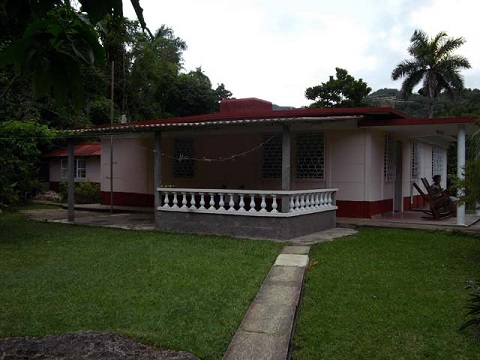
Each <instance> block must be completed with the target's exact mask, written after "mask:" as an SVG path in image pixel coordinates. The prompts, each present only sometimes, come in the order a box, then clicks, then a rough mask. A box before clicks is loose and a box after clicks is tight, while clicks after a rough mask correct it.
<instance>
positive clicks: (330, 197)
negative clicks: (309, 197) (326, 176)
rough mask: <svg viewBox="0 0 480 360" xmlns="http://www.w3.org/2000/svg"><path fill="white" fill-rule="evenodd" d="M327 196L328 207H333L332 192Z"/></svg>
mask: <svg viewBox="0 0 480 360" xmlns="http://www.w3.org/2000/svg"><path fill="white" fill-rule="evenodd" d="M327 196H328V200H327V201H328V206H332V192H331V191H329V192H328V195H327Z"/></svg>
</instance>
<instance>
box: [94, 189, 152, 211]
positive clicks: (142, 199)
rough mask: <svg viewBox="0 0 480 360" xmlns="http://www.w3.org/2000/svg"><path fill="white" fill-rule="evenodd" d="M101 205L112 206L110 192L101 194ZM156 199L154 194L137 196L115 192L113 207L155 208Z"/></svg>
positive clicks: (135, 194)
mask: <svg viewBox="0 0 480 360" xmlns="http://www.w3.org/2000/svg"><path fill="white" fill-rule="evenodd" d="M100 204H102V205H110V192H109V191H101V192H100ZM154 204H155V199H154V197H153V194H137V193H126V192H114V193H113V205H117V206H142V207H153V206H155V205H154Z"/></svg>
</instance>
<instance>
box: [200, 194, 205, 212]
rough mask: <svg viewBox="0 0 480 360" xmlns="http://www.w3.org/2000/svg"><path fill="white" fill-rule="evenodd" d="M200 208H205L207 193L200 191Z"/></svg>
mask: <svg viewBox="0 0 480 360" xmlns="http://www.w3.org/2000/svg"><path fill="white" fill-rule="evenodd" d="M199 209H200V210H205V194H204V193H200V207H199Z"/></svg>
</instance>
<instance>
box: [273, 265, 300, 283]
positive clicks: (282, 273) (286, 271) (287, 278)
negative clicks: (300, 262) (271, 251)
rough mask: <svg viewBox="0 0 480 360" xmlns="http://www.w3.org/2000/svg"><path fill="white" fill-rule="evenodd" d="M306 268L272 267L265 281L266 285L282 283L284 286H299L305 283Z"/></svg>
mask: <svg viewBox="0 0 480 360" xmlns="http://www.w3.org/2000/svg"><path fill="white" fill-rule="evenodd" d="M304 274H305V268H302V267H298V266H272V269H271V270H270V272H269V273H268V275H267V278H266V279H265V284H268V283H282V284H283V285H298V284H302V283H303V276H304Z"/></svg>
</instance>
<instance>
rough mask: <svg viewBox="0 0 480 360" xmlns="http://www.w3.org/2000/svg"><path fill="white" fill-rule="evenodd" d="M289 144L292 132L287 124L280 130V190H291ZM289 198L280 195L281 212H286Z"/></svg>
mask: <svg viewBox="0 0 480 360" xmlns="http://www.w3.org/2000/svg"><path fill="white" fill-rule="evenodd" d="M291 144H292V134H291V133H290V129H289V128H288V126H285V127H284V128H283V132H282V190H291V183H290V178H291V174H290V172H291ZM289 202H290V201H289V198H288V197H287V196H282V199H281V203H282V212H284V213H285V212H288V211H289V210H287V209H289V205H290V204H289Z"/></svg>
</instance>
